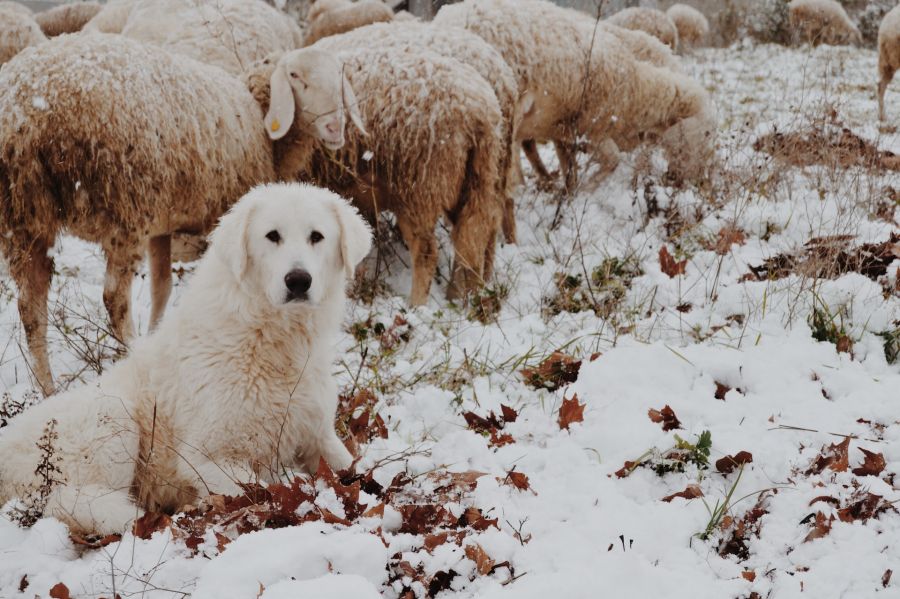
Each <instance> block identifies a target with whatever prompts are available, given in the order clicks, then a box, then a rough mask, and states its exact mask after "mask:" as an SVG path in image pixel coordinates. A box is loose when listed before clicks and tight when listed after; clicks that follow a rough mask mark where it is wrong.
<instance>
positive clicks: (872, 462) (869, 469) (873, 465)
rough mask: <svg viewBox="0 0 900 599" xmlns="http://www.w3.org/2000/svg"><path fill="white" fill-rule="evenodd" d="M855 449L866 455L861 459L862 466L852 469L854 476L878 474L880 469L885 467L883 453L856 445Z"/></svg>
mask: <svg viewBox="0 0 900 599" xmlns="http://www.w3.org/2000/svg"><path fill="white" fill-rule="evenodd" d="M857 449H859V450H860V451H861V452H863V454H864V455H865V456H866V457H865V459H864V460H863V463H862V466H860V467H858V468H854V469H853V470H852V472H853V474H855V475H856V476H878V475H879V474H881V471H882V470H884V467H885V461H884V455H883V454H880V453H875V452H874V451H869V450H867V449H863V448H862V447H858V448H857Z"/></svg>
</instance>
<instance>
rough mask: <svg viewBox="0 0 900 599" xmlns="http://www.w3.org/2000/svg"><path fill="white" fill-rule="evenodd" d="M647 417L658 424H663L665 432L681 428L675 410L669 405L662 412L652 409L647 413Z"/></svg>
mask: <svg viewBox="0 0 900 599" xmlns="http://www.w3.org/2000/svg"><path fill="white" fill-rule="evenodd" d="M647 416H649V417H650V420H652V421H653V422H656V423H657V424H658V423H662V425H663V427H662V429H663V430H664V431H671V430H675V429H678V428H681V421H680V420H678V416H676V415H675V410H673V409H672V408H671V407H670V406H669V404H666V406H665V407H664V408H663V409H662V410H654V409H652V408H651V409H650V410H648V411H647Z"/></svg>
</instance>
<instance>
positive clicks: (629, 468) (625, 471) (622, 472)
mask: <svg viewBox="0 0 900 599" xmlns="http://www.w3.org/2000/svg"><path fill="white" fill-rule="evenodd" d="M636 465H637V462H628V461H626V462H625V463H624V464H623V465H622V467H621V468H619V469H618V470H616V477H618V478H625V477H626V476H628V475H629V474H631V473H632V472H634V467H635V466H636Z"/></svg>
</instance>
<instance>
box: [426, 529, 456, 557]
mask: <svg viewBox="0 0 900 599" xmlns="http://www.w3.org/2000/svg"><path fill="white" fill-rule="evenodd" d="M449 536H450V533H447V532H442V533H438V534H433V535H425V540H424V541H423V542H422V544H423V546H424V547H425V549H427V550H428V552H429V553H431V552H432V551H434V549H435V547H439V546H440V545H443V544H444V543H446V542H447V538H448V537H449Z"/></svg>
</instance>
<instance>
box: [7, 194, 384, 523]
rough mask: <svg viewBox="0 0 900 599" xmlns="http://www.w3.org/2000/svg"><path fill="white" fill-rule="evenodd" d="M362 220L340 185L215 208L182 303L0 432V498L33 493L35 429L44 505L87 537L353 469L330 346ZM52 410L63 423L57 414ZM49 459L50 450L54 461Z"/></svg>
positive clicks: (361, 238)
mask: <svg viewBox="0 0 900 599" xmlns="http://www.w3.org/2000/svg"><path fill="white" fill-rule="evenodd" d="M371 242H372V237H371V231H370V230H369V227H368V226H367V225H366V224H365V222H364V221H363V220H362V219H361V218H360V216H359V215H358V214H357V212H356V210H355V209H354V208H352V207H351V206H350V205H349V204H348V203H347V202H345V201H344V200H342V199H341V198H339V197H338V196H336V195H335V194H333V193H331V192H329V191H325V190H323V189H318V188H315V187H311V186H306V185H298V184H290V185H287V184H278V185H267V186H262V187H257V188H256V189H254V190H252V191H250V192H249V193H248V194H247V195H246V196H244V197H243V198H242V199H241V200H240V201H239V202H238V203H237V204H236V205H235V206H234V207H233V208H232V209H231V211H230V212H229V213H228V214H226V215H225V216H223V217H222V220H221V221H220V223H219V226H218V228H217V229H216V230H215V231H214V232H213V234H212V236H211V244H210V248H209V251H208V252H207V254H206V256H205V257H204V258H203V259H202V260H201V261H200V263H199V264H198V266H197V270H196V273H195V274H194V276H193V278H192V279H191V280H190V283H189V285H188V287H187V290H186V291H185V292H184V294H183V295H182V297H181V300H180V303H179V305H178V306H177V307H176V308H175V309H174V310H173V311H171V312H170V313H169V315H168V316H167V317H166V318H165V319H164V320H163V322H162V323H161V324H160V326H159V328H158V329H157V330H156V331H155V332H154V333H152V334H151V335H149V336H148V337H146V338H145V339H143V340H141V341H139V342H138V343H136V344H135V346H134V349H133V350H132V352H131V355H130V356H128V357H127V358H125V359H123V360H122V361H120V362H119V363H117V364H116V365H115V366H113V367H112V368H111V369H110V370H109V371H107V372H106V373H104V374H103V375H102V376H101V377H100V378H99V379H98V380H97V381H96V382H95V383H93V384H90V385H86V386H83V387H80V388H78V389H74V390H70V391H67V392H65V393H62V394H60V395H57V396H55V397H51V398H49V399H47V400H46V401H44V402H43V403H41V404H39V405H37V406H35V407H33V408H31V409H30V410H28V411H26V412H25V413H24V414H22V415H21V416H19V417H17V418H15V419H14V420H13V421H12V422H11V423H10V425H9V426H8V427H7V428H6V429H5V430H3V431H0V505H2V504H3V503H4V502H6V501H8V500H9V499H11V498H14V497H18V498H23V497H28V496H29V494H31V495H32V496H35V494H37V495H38V496H40V494H41V492H40V491H39V488H40V487H41V486H42V480H46V477H41V476H40V475H38V474H36V467H37V466H38V464H39V462H40V461H41V450H40V449H39V448H38V445H37V443H38V440H39V438H40V437H41V436H42V431H45V430H47V429H48V427H52V428H53V429H54V431H55V433H56V434H57V435H58V438H56V439H54V440H52V442H51V445H52V448H53V450H52V455H51V457H50V460H51V462H52V463H54V464H55V465H56V466H57V467H58V472H57V473H56V474H52V473H51V476H50V478H51V479H54V480H56V481H57V482H55V483H53V484H52V485H50V486H51V487H52V488H51V489H50V492H49V497H47V496H46V495H47V492H46V486H47V485H44V487H45V492H44V495H45V497H44V498H43V499H42V501H43V500H46V501H47V504H46V508H45V510H44V513H45V514H46V515H48V516H55V517H57V518H59V519H60V520H62V521H64V522H66V523H67V524H69V525H70V526H71V527H72V529H73V530H75V531H80V532H98V533H104V534H106V533H111V532H121V531H122V530H124V529H125V527H126V526H127V525H128V523H129V521H131V520H133V519H134V518H135V517H136V516H137V515H139V514H140V512H141V510H143V509H152V510H169V511H171V510H175V509H178V508H179V507H181V506H183V505H185V504H189V503H192V502H194V501H195V500H196V499H197V498H198V497H200V496H203V495H205V494H207V493H209V492H216V493H228V494H232V493H235V492H237V491H238V486H237V484H236V482H247V481H254V480H262V481H266V480H272V478H274V476H275V475H277V473H279V472H282V471H283V469H284V468H285V467H287V468H290V467H296V466H306V467H307V468H308V469H312V470H315V468H316V466H317V464H318V461H319V458H320V457H323V458H325V460H326V461H327V462H328V463H329V464H330V465H331V466H332V467H334V468H344V467H346V466H348V465H349V464H350V461H351V457H350V454H349V452H348V451H347V450H346V449H345V448H344V445H343V444H342V443H341V441H340V440H339V439H338V438H337V435H336V434H335V430H334V422H333V421H334V414H335V409H336V406H337V387H336V384H335V382H334V380H333V379H332V376H331V368H332V363H333V359H334V342H335V337H336V335H337V333H338V331H339V327H340V324H341V321H342V319H343V316H344V302H345V290H344V288H345V284H346V281H347V280H348V279H350V278H351V277H352V275H353V271H354V269H355V267H356V265H357V264H358V263H359V262H360V261H361V260H362V259H363V258H364V257H365V255H366V254H367V253H368V252H369V249H370V247H371ZM51 421H55V423H52V424H51ZM45 461H46V460H45Z"/></svg>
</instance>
